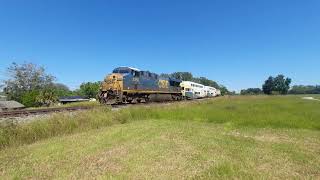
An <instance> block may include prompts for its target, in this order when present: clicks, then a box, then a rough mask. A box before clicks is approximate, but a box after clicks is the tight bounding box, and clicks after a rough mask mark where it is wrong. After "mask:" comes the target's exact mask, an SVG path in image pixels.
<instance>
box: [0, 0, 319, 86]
mask: <svg viewBox="0 0 320 180" xmlns="http://www.w3.org/2000/svg"><path fill="white" fill-rule="evenodd" d="M13 61H15V62H24V61H27V62H33V63H36V64H40V65H43V66H45V67H46V68H47V70H48V71H49V72H50V73H52V74H54V75H55V76H56V77H57V79H58V81H59V82H62V83H65V84H67V85H68V86H70V87H71V88H76V87H77V86H78V85H79V84H80V83H81V82H83V81H97V80H102V79H103V78H104V76H105V75H106V74H107V73H109V72H110V71H111V70H112V69H113V68H115V67H117V66H121V65H123V66H134V67H137V68H140V69H144V70H150V71H153V72H156V73H169V72H174V71H190V72H192V73H193V74H194V75H195V76H205V77H208V78H210V79H213V80H216V81H218V82H219V83H221V84H224V85H226V86H227V87H228V88H229V89H231V90H237V91H238V90H240V89H242V88H248V87H261V84H262V83H263V81H264V80H265V79H266V78H267V77H268V76H269V75H276V74H279V73H283V74H285V75H287V76H289V77H291V78H292V79H293V84H320V1H319V0H299V1H297V0H261V1H257V0H250V1H249V0H241V1H240V0H126V1H125V0H100V1H97V0H87V1H81V0H74V1H68V0H28V1H26V0H1V1H0V62H1V63H0V76H1V77H0V79H4V78H5V73H4V72H5V68H6V67H8V66H9V64H10V63H11V62H13Z"/></svg>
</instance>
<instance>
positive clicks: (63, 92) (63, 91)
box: [52, 83, 74, 98]
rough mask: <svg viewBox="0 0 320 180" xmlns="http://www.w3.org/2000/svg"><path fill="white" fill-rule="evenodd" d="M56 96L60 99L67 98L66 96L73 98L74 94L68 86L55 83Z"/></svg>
mask: <svg viewBox="0 0 320 180" xmlns="http://www.w3.org/2000/svg"><path fill="white" fill-rule="evenodd" d="M52 89H53V91H54V94H55V95H56V96H57V97H58V98H59V97H66V96H72V95H74V93H73V92H72V91H71V90H70V89H69V88H68V86H66V85H64V84H61V83H55V84H53V87H52Z"/></svg>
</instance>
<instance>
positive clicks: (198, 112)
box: [0, 96, 320, 179]
mask: <svg viewBox="0 0 320 180" xmlns="http://www.w3.org/2000/svg"><path fill="white" fill-rule="evenodd" d="M319 109H320V102H319V101H308V100H302V99H301V96H283V97H281V96H274V97H267V96H247V97H242V96H238V97H222V98H217V99H212V100H204V101H193V102H182V103H177V104H174V105H150V106H149V107H141V106H139V107H130V108H125V109H122V110H120V111H111V110H110V109H108V108H101V107H99V108H96V109H93V110H89V111H85V112H79V113H77V114H74V115H72V116H70V115H66V114H65V115H63V114H60V115H57V116H54V117H52V118H50V119H48V120H43V121H36V122H32V123H29V124H23V125H19V126H14V127H11V126H10V127H3V128H2V131H1V133H2V135H1V136H0V138H1V137H2V139H3V140H2V142H7V143H6V144H4V146H3V148H2V150H1V151H0V177H3V178H4V179H14V178H18V179H20V178H32V179H33V178H36V179H46V178H58V179H91V178H102V179H104V178H117V179H127V178H131V179H145V178H148V179H149V178H157V179H189V178H190V179H212V178H221V179H230V178H237V179H239V178H241V179H257V178H259V179H270V178H272V179H288V178H290V179H292V178H296V179H310V178H311V179H312V178H313V179H319V178H320V173H319V172H320V166H319V164H320V156H319V154H320V131H319V130H320V111H319ZM43 128H44V129H43ZM3 137H4V138H3ZM7 138H11V139H10V140H7Z"/></svg>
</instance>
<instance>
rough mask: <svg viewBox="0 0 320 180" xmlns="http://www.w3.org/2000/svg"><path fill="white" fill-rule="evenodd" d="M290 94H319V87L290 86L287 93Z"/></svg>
mask: <svg viewBox="0 0 320 180" xmlns="http://www.w3.org/2000/svg"><path fill="white" fill-rule="evenodd" d="M289 93H290V94H320V86H319V85H316V86H312V85H307V86H304V85H295V86H292V88H291V90H290V91H289Z"/></svg>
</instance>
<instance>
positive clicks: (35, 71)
mask: <svg viewBox="0 0 320 180" xmlns="http://www.w3.org/2000/svg"><path fill="white" fill-rule="evenodd" d="M7 73H8V75H9V79H8V80H5V81H4V91H5V93H6V94H7V96H8V99H9V100H16V101H19V102H22V100H23V101H28V102H29V103H27V104H35V102H33V103H31V101H33V100H35V99H34V97H33V96H36V94H38V93H40V91H41V90H42V89H45V88H47V87H51V86H52V84H53V82H54V80H55V77H54V76H52V75H50V74H47V73H46V72H45V69H44V67H42V66H37V65H35V64H32V63H23V64H21V65H19V64H17V63H12V65H11V66H10V67H9V68H8V69H7ZM28 95H32V97H28ZM22 103H23V102H22Z"/></svg>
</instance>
